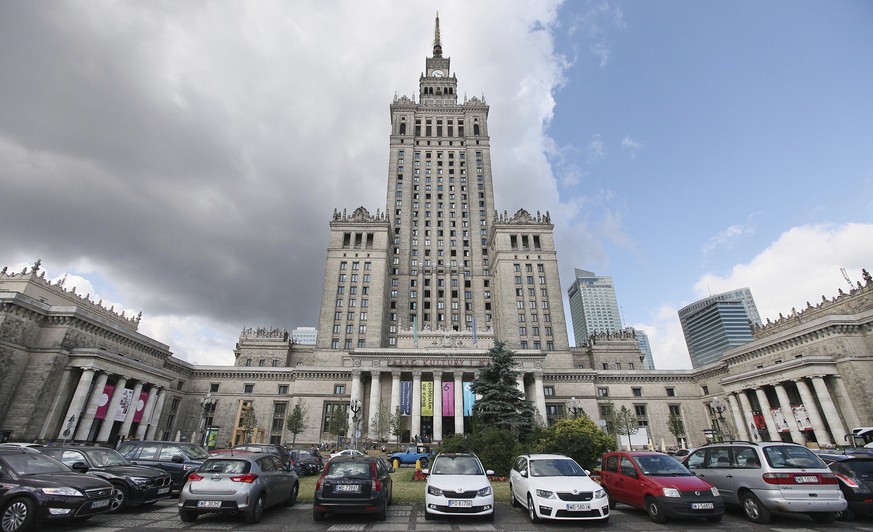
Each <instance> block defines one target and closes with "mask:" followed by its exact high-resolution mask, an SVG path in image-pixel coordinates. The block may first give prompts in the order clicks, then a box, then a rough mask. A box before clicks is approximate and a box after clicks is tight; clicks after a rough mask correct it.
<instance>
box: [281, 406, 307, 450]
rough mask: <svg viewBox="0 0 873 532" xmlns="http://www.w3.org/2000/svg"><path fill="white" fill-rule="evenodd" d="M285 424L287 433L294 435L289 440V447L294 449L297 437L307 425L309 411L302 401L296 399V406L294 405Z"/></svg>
mask: <svg viewBox="0 0 873 532" xmlns="http://www.w3.org/2000/svg"><path fill="white" fill-rule="evenodd" d="M285 422H286V427H287V429H288V432H290V433H291V434H293V435H294V437H293V438H292V439H291V447H294V445H295V444H296V443H297V435H298V434H300V433H301V432H303V431H304V430H305V429H306V425H308V424H309V409H308V408H307V406H306V403H304V402H303V399H301V398H298V399H297V404H295V405H294V408H293V409H292V410H291V413H290V414H288V418H287V419H286V420H285Z"/></svg>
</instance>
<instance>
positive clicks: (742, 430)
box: [727, 393, 752, 441]
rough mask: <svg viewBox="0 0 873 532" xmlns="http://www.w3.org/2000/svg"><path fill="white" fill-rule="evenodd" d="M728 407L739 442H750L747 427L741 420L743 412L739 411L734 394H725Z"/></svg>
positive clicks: (744, 421)
mask: <svg viewBox="0 0 873 532" xmlns="http://www.w3.org/2000/svg"><path fill="white" fill-rule="evenodd" d="M727 401H728V407H729V408H730V410H731V415H732V416H733V418H734V425H736V426H737V430H738V431H739V434H738V436H739V437H740V439H741V440H746V441H752V438H751V437H750V436H749V426H748V425H747V424H746V420H745V419H744V418H743V412H742V410H740V405H739V404H738V403H737V398H736V397H735V396H734V394H732V393H729V394H727Z"/></svg>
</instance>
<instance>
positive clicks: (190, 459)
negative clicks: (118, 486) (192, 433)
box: [118, 441, 209, 491]
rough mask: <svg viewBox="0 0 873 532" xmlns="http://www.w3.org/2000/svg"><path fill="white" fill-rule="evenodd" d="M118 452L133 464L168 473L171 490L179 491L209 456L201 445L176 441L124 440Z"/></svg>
mask: <svg viewBox="0 0 873 532" xmlns="http://www.w3.org/2000/svg"><path fill="white" fill-rule="evenodd" d="M118 452H119V453H121V454H122V455H124V457H125V458H127V459H128V460H130V461H131V462H132V463H133V464H134V465H145V466H152V467H157V468H159V469H163V470H164V471H166V472H167V473H169V474H170V477H171V478H172V479H173V486H172V491H180V490H181V489H182V486H184V485H185V482H186V481H187V480H188V476H189V475H190V474H191V473H193V472H194V470H195V469H197V468H198V467H200V465H201V464H203V461H204V460H206V459H207V458H209V453H208V452H206V449H204V448H203V447H200V446H199V445H195V444H193V443H182V442H177V441H126V442H124V443H122V444H121V445H120V446H119V447H118Z"/></svg>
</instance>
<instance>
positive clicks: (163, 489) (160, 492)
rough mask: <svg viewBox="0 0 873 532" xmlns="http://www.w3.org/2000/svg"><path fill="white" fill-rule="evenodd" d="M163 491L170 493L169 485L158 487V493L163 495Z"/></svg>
mask: <svg viewBox="0 0 873 532" xmlns="http://www.w3.org/2000/svg"><path fill="white" fill-rule="evenodd" d="M164 493H170V487H169V486H167V487H166V488H159V489H158V495H163V494H164Z"/></svg>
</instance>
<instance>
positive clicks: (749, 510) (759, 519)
mask: <svg viewBox="0 0 873 532" xmlns="http://www.w3.org/2000/svg"><path fill="white" fill-rule="evenodd" d="M740 503H741V504H742V506H743V513H744V514H746V519H748V520H749V521H751V522H753V523H758V524H759V525H765V524H767V523H769V522H770V510H768V509H766V508H764V505H763V504H761V501H760V500H759V499H758V498H757V497H755V494H754V493H751V492H749V493H745V494H744V495H743V496H742V498H741V499H740Z"/></svg>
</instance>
